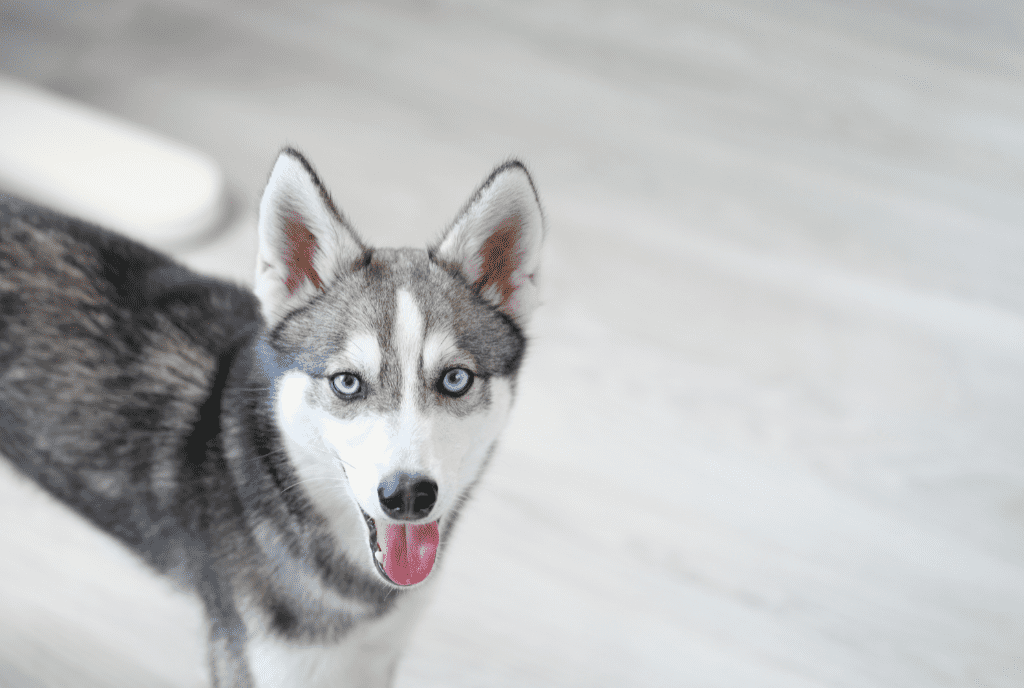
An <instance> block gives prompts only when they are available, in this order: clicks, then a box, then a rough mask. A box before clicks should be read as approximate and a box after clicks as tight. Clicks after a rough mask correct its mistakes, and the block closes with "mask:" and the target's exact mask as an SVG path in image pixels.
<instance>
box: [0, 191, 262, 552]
mask: <svg viewBox="0 0 1024 688" xmlns="http://www.w3.org/2000/svg"><path fill="white" fill-rule="evenodd" d="M257 310H258V309H257V306H256V304H255V299H254V298H253V297H252V295H251V294H249V293H247V292H244V291H242V290H240V289H236V288H234V287H231V286H230V285H226V284H222V283H219V282H217V281H214V280H211V279H208V278H202V277H199V276H197V275H194V274H193V273H190V272H188V271H187V270H185V269H184V268H182V267H180V266H178V265H177V264H175V263H173V262H172V261H170V260H169V259H167V258H165V257H163V256H162V255H160V254H157V253H155V252H153V251H150V250H148V249H146V248H145V247H142V246H140V245H138V244H135V243H134V242H131V241H129V240H127V239H123V238H121V237H119V236H116V235H114V234H111V233H109V232H105V231H103V230H101V229H98V228H96V227H93V226H90V225H88V224H86V223H83V222H79V221H76V220H71V219H68V218H65V217H63V216H60V215H57V214H54V213H51V212H49V211H47V210H44V209H41V208H38V207H34V206H31V205H28V204H25V203H22V202H19V201H17V200H14V199H10V198H4V197H0V452H2V453H3V454H4V455H5V456H6V457H7V458H8V459H9V460H10V461H11V462H12V463H14V464H15V465H16V466H17V467H18V468H19V469H20V470H21V471H22V472H24V473H25V474H27V475H28V476H30V477H31V478H33V479H34V480H36V481H37V482H39V483H40V484H41V485H43V486H44V487H45V488H46V489H47V490H48V491H50V492H51V493H53V494H54V495H55V496H57V497H59V498H60V499H61V500H63V501H65V502H66V503H68V504H69V505H71V506H72V507H73V508H74V509H76V510H77V511H79V512H80V513H81V514H82V515H84V516H85V517H87V518H89V519H90V520H92V521H93V522H95V523H96V524H97V525H99V526H101V527H102V528H104V529H105V530H108V531H110V532H112V533H113V534H115V535H116V536H117V537H119V538H120V539H121V540H123V541H125V542H126V543H127V544H129V545H130V546H132V547H133V549H135V550H137V551H139V552H140V553H142V554H143V555H144V556H146V558H147V559H148V560H149V562H150V563H151V564H152V565H154V566H156V567H157V568H158V569H160V570H167V569H168V567H171V566H174V565H175V564H176V563H177V562H180V561H181V557H180V556H176V554H179V553H180V547H182V546H183V545H184V544H185V543H183V542H182V539H183V537H184V536H183V532H185V528H186V526H187V521H188V519H189V518H195V517H196V515H197V513H198V511H197V507H198V506H201V505H195V504H190V503H189V500H190V499H192V498H193V496H194V495H195V494H196V493H197V491H195V490H192V489H190V483H193V482H194V481H197V480H202V479H204V475H203V471H202V470H198V469H199V467H198V466H189V465H188V463H187V462H186V463H184V464H183V463H182V461H181V458H180V457H182V456H183V455H184V456H190V455H197V453H196V452H191V453H190V452H189V451H187V450H188V447H187V445H188V444H189V443H193V444H196V443H199V444H200V445H201V444H202V443H204V442H206V441H207V440H208V439H210V438H208V437H204V433H203V432H202V422H203V417H204V415H208V416H209V417H210V418H211V419H215V418H216V415H217V414H216V412H215V411H216V410H214V412H212V413H211V412H210V409H206V413H205V414H204V405H206V404H208V403H216V399H215V395H212V393H213V392H214V388H215V387H216V386H217V384H218V372H219V361H220V358H221V357H222V356H223V355H225V350H226V349H229V348H230V347H231V345H232V342H233V341H236V340H237V339H238V338H240V337H244V336H245V334H246V333H247V332H248V331H249V330H250V329H251V328H252V327H253V323H256V322H258V321H259V316H258V312H257ZM199 448H200V449H201V446H200V447H199ZM204 470H207V469H206V468H204ZM176 550H177V552H176Z"/></svg>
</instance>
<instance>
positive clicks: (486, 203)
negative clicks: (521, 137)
mask: <svg viewBox="0 0 1024 688" xmlns="http://www.w3.org/2000/svg"><path fill="white" fill-rule="evenodd" d="M543 239H544V214H543V212H542V211H541V208H540V201H539V200H538V198H537V191H536V189H535V188H534V186H533V180H531V179H530V174H529V172H527V171H526V166H525V165H523V164H522V163H521V162H519V161H518V160H511V161H509V162H507V163H505V164H504V165H501V166H500V167H498V168H497V169H496V170H494V172H492V173H491V176H490V177H488V178H487V180H486V181H485V182H484V183H483V184H482V185H481V186H480V188H479V189H477V191H476V193H475V194H474V195H473V197H472V198H471V199H470V201H469V203H467V204H466V207H465V208H464V209H463V211H462V213H461V214H460V215H459V217H458V218H457V219H456V220H455V222H454V223H452V226H451V228H450V229H449V230H448V231H447V232H446V233H445V235H444V237H442V238H441V241H440V242H438V244H437V245H436V246H435V247H433V248H431V250H430V254H431V256H432V257H433V258H434V260H435V261H437V262H438V263H440V264H441V265H443V266H445V267H446V268H448V269H449V270H452V271H455V272H458V273H460V274H461V275H462V276H463V277H464V278H465V279H466V282H468V283H469V284H470V285H472V287H473V289H475V290H476V292H477V293H478V294H479V295H480V296H481V297H482V298H483V299H484V300H485V301H487V302H488V303H490V304H491V305H492V306H494V307H495V308H497V309H498V310H499V311H501V312H502V313H505V314H506V315H508V316H509V317H511V318H512V320H513V321H514V322H515V323H516V324H518V325H520V326H524V325H525V324H526V322H527V320H529V317H530V315H531V314H532V313H533V309H534V308H535V307H536V306H537V284H536V275H537V268H538V267H539V264H540V248H541V243H542V242H543Z"/></svg>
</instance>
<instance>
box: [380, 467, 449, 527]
mask: <svg viewBox="0 0 1024 688" xmlns="http://www.w3.org/2000/svg"><path fill="white" fill-rule="evenodd" d="M377 497H379V498H380V505H381V506H382V507H384V513H385V514H387V515H388V516H390V517H391V518H395V519H398V520H400V521H415V520H416V519H418V518H423V517H424V516H426V515H427V514H429V513H430V510H431V509H433V508H434V502H436V501H437V483H435V482H434V481H433V480H427V479H426V478H424V477H423V476H419V475H409V474H408V473H396V474H395V475H392V476H391V477H389V478H385V479H384V480H382V481H381V483H380V486H379V487H378V488H377Z"/></svg>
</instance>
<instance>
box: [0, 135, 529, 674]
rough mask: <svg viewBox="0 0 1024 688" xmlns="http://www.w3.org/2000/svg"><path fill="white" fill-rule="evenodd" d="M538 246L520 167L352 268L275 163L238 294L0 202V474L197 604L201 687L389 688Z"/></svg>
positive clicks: (485, 436)
mask: <svg viewBox="0 0 1024 688" xmlns="http://www.w3.org/2000/svg"><path fill="white" fill-rule="evenodd" d="M543 233H544V228H543V216H542V213H541V209H540V205H539V202H538V199H537V194H536V191H535V189H534V187H533V183H532V181H531V179H530V176H529V174H528V173H527V171H526V168H525V167H524V166H523V165H522V164H520V163H518V162H515V161H513V162H508V163H505V164H504V165H501V166H500V167H498V168H497V169H496V170H495V171H494V172H493V173H492V174H491V175H490V177H488V178H487V180H486V181H485V182H484V183H483V185H482V186H481V187H480V188H479V189H478V190H477V192H476V193H475V194H474V195H473V197H472V198H471V200H470V201H469V203H468V204H467V205H466V207H465V208H464V209H463V211H462V212H461V213H460V215H459V216H458V218H457V219H456V220H455V222H454V223H453V224H452V225H451V227H450V229H448V230H447V232H446V233H445V234H444V235H443V236H442V237H441V239H440V240H439V241H438V242H437V243H435V244H434V245H432V246H431V247H430V248H428V249H427V250H419V249H374V248H370V247H369V246H368V245H366V244H365V243H363V241H362V239H361V238H360V237H359V236H358V235H357V234H356V233H355V232H354V231H353V229H352V227H351V226H350V225H349V223H348V222H347V221H346V219H345V218H344V216H343V215H342V214H341V213H340V212H339V211H338V210H337V208H336V207H335V206H334V204H333V202H332V201H331V198H330V196H329V195H328V193H327V191H326V189H325V188H324V187H323V185H322V184H321V183H320V181H319V179H318V178H317V176H316V174H315V173H314V171H313V168H312V167H311V166H310V165H309V163H308V162H306V160H305V159H304V158H303V157H302V156H301V155H300V154H299V153H297V152H296V151H294V150H290V149H289V150H285V151H283V152H282V153H281V155H280V157H279V158H278V160H277V163H276V164H275V166H274V169H273V171H272V173H271V175H270V181H269V183H268V185H267V188H266V191H265V193H264V196H263V199H262V201H261V203H260V218H259V259H258V264H257V266H256V279H255V296H254V295H253V294H251V293H249V292H248V291H245V290H243V289H240V288H237V287H234V286H231V285H228V284H225V283H222V282H219V281H217V280H213V279H209V278H205V277H201V276H199V275H196V274H194V273H192V272H190V271H188V270H186V269H185V268H183V267H181V266H179V265H178V264H176V263H174V262H173V261H172V260H170V259H169V258H166V257H164V256H163V255H160V254H158V253H155V252H153V251H151V250H149V249H147V248H144V247H143V246H140V245H138V244H136V243H133V242H131V241H129V240H127V239H124V238H122V237H119V236H116V235H114V234H111V233H108V232H106V231H103V230H101V229H97V228H95V227H92V226H90V225H87V224H85V223H83V222H79V221H76V220H73V219H69V218H66V217H62V216H60V215H57V214H55V213H52V212H49V211H47V210H43V209H40V208H38V207H34V206H31V205H28V204H25V203H21V202H19V201H15V200H13V199H9V198H0V454H2V455H4V456H5V457H6V458H7V459H8V460H9V461H10V462H11V463H13V464H14V465H15V466H16V467H17V468H18V469H19V470H20V471H21V472H22V473H24V474H25V475H27V476H29V477H30V478H32V479H33V480H35V481H36V482H38V483H39V484H40V485H42V486H43V487H44V488H45V489H46V490H47V491H49V492H50V493H52V494H53V495H55V496H56V497H58V498H59V499H60V500H62V501H64V502H66V503H67V504H68V505H70V506H71V507H72V508H73V509H74V510H76V511H77V512H78V513H80V514H81V515H82V516H83V517H85V518H86V519H88V520H90V521H91V522H93V523H94V524H96V525H97V526H99V527H100V528H102V529H104V530H106V531H108V532H110V533H112V534H113V535H114V536H115V537H117V538H118V539H120V540H121V541H122V542H123V543H125V544H126V545H127V546H128V547H130V548H131V549H132V550H134V551H135V552H137V553H138V554H139V555H140V556H141V557H142V558H143V559H144V560H145V561H146V562H147V563H148V564H149V565H150V566H152V567H153V568H155V569H157V570H158V571H160V572H162V573H164V574H167V575H168V576H171V577H173V579H174V580H176V581H178V582H179V583H180V584H181V585H182V586H184V587H185V588H186V589H188V590H190V591H192V592H194V593H195V594H196V595H197V596H198V597H199V598H200V599H201V600H202V603H203V605H204V607H205V609H206V612H207V618H208V621H209V651H210V664H211V673H212V680H213V683H214V684H215V685H216V686H219V687H220V688H229V687H230V688H238V687H242V686H247V687H248V686H254V687H269V686H288V687H291V686H296V687H297V686H303V687H313V686H328V685H329V686H386V685H389V684H390V683H391V680H392V676H393V673H394V669H395V665H396V662H397V661H398V657H399V654H400V652H401V649H402V646H403V644H404V642H405V639H406V638H407V636H408V632H409V629H410V625H411V623H412V621H413V619H414V617H415V615H416V613H417V612H418V611H419V609H420V608H421V607H422V603H423V601H424V595H425V594H426V592H427V591H428V589H429V586H430V581H431V580H432V577H431V574H432V571H433V570H434V569H435V568H436V566H437V561H438V559H439V558H440V556H441V555H442V554H443V552H444V549H445V543H446V541H447V539H448V537H449V536H450V535H451V532H452V526H453V525H454V524H455V521H456V518H457V516H458V512H459V508H460V507H461V506H462V504H463V503H464V502H465V500H466V499H467V497H468V496H469V493H470V490H471V489H472V488H473V485H474V483H476V481H477V480H478V478H479V477H480V474H481V472H482V471H483V469H484V468H485V466H486V465H487V463H488V460H489V459H490V457H491V454H492V453H493V451H494V447H495V442H496V440H497V438H498V434H499V432H500V431H501V429H502V426H503V425H504V424H505V421H506V417H507V415H508V412H509V408H510V406H511V404H512V398H513V396H514V393H515V380H516V374H517V371H518V370H519V366H520V362H521V361H522V359H523V352H524V347H525V344H526V340H525V337H524V327H525V325H526V322H527V320H528V318H529V317H530V314H531V311H532V310H533V308H534V306H535V304H536V284H535V275H536V272H537V267H538V261H539V256H540V248H541V240H542V238H543Z"/></svg>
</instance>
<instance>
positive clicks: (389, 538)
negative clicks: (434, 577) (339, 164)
mask: <svg viewBox="0 0 1024 688" xmlns="http://www.w3.org/2000/svg"><path fill="white" fill-rule="evenodd" d="M363 518H365V519H366V525H367V527H369V529H370V551H371V552H373V560H374V562H376V564H377V570H378V571H379V572H380V573H381V575H382V576H384V577H385V578H386V579H387V580H389V581H391V582H392V583H394V584H395V585H416V584H417V583H421V582H423V581H424V580H426V578H427V576H429V575H430V571H431V569H433V568H434V557H435V556H436V555H437V545H438V543H439V542H440V539H441V538H440V533H439V531H438V527H437V526H438V521H434V522H433V523H423V524H414V523H389V524H387V526H386V527H385V529H384V537H383V538H378V535H379V533H378V531H377V522H376V521H374V520H373V518H372V517H371V516H370V515H369V514H367V513H366V512H365V511H363Z"/></svg>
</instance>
